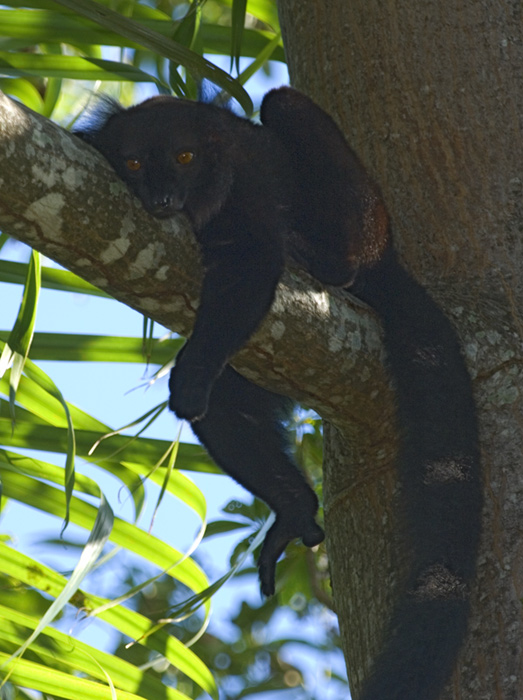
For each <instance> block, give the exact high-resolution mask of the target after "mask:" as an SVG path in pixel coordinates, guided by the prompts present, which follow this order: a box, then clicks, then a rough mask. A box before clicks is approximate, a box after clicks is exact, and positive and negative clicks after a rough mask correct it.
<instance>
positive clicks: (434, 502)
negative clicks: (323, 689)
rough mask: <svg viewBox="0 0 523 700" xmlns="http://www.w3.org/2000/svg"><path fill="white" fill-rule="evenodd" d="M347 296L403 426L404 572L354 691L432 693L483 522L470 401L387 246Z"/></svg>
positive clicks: (444, 668)
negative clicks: (367, 326) (407, 559)
mask: <svg viewBox="0 0 523 700" xmlns="http://www.w3.org/2000/svg"><path fill="white" fill-rule="evenodd" d="M351 291H354V293H355V295H356V296H358V297H359V298H360V299H362V300H363V301H365V302H367V303H368V304H369V305H371V306H372V307H373V308H374V309H375V310H376V311H377V312H378V313H379V314H380V316H381V319H382V323H383V328H384V333H385V347H386V351H387V357H388V365H389V369H390V371H391V374H392V376H393V378H394V381H395V389H396V397H397V411H398V417H399V423H400V426H401V429H402V446H401V448H400V450H401V453H400V460H399V470H400V479H401V485H402V502H403V508H404V519H405V525H406V528H407V536H408V538H409V541H410V546H411V550H412V551H411V555H412V556H411V573H410V576H409V579H408V581H407V585H406V588H405V592H404V593H403V594H402V595H401V596H400V599H399V601H398V603H397V606H396V608H395V610H394V612H393V616H392V620H391V623H390V627H389V629H388V633H387V634H386V635H385V640H386V641H385V646H384V648H383V650H382V651H381V653H380V654H379V655H378V657H377V659H376V661H375V664H374V668H373V670H372V672H371V674H370V677H369V679H368V680H367V682H366V683H365V684H364V688H363V692H362V694H361V699H360V700H435V699H436V698H437V697H439V695H440V693H441V690H442V688H443V686H444V684H445V683H446V681H447V680H448V679H449V678H450V676H451V674H452V670H453V667H454V664H455V662H456V657H457V654H458V651H459V648H460V645H461V643H462V641H463V639H464V636H465V633H466V629H467V618H468V613H469V584H470V582H471V580H472V579H473V577H474V574H475V567H476V557H477V551H478V545H479V537H480V529H481V507H482V490H481V478H480V456H479V443H478V426H477V419H476V410H475V405H474V400H473V396H472V387H471V381H470V377H469V374H468V371H467V368H466V366H465V363H464V360H463V357H462V355H461V349H460V346H459V343H458V339H457V337H456V333H455V331H454V329H453V328H452V326H451V324H450V322H449V321H448V319H447V318H446V317H445V315H444V314H443V313H442V311H441V310H440V308H439V307H438V306H437V304H436V303H435V302H434V301H433V300H432V299H431V297H430V296H429V295H428V294H427V292H426V291H425V290H424V289H423V288H422V287H421V286H420V285H419V284H417V283H416V282H415V281H414V280H413V279H412V277H410V275H409V274H408V273H407V272H406V271H405V270H404V269H403V268H402V267H401V266H400V265H399V264H398V262H397V260H396V257H395V253H394V252H393V250H390V251H388V253H387V255H386V256H385V258H384V259H383V260H382V261H381V262H380V264H379V265H377V266H376V267H375V268H372V269H369V270H366V271H364V272H363V273H362V275H361V279H359V280H358V281H357V282H356V285H355V287H354V290H351Z"/></svg>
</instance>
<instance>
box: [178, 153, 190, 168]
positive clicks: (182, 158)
mask: <svg viewBox="0 0 523 700" xmlns="http://www.w3.org/2000/svg"><path fill="white" fill-rule="evenodd" d="M193 158H194V153H193V152H192V151H182V152H181V153H178V155H177V156H176V160H177V161H178V163H181V164H182V165H187V163H190V162H191V160H192V159H193Z"/></svg>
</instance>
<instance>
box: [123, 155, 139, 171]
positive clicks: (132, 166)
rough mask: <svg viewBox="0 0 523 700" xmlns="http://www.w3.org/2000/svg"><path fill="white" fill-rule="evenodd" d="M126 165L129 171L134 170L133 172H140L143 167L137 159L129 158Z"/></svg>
mask: <svg viewBox="0 0 523 700" xmlns="http://www.w3.org/2000/svg"><path fill="white" fill-rule="evenodd" d="M125 165H126V167H127V170H132V171H133V172H136V171H137V170H140V168H141V167H142V164H141V162H140V161H139V160H138V159H137V158H128V159H127V160H126V161H125Z"/></svg>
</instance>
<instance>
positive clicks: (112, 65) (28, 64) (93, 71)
mask: <svg viewBox="0 0 523 700" xmlns="http://www.w3.org/2000/svg"><path fill="white" fill-rule="evenodd" d="M0 73H2V74H3V75H10V76H14V77H18V76H27V75H35V76H39V77H44V78H70V79H72V80H132V81H134V82H154V83H157V84H159V83H160V81H159V80H158V79H157V78H155V77H154V76H153V75H150V74H149V73H146V72H145V71H142V70H140V69H138V68H135V67H134V66H132V65H129V64H128V63H118V62H117V61H106V60H102V59H98V58H87V57H86V58H82V57H80V56H62V55H46V54H34V53H12V52H8V51H0Z"/></svg>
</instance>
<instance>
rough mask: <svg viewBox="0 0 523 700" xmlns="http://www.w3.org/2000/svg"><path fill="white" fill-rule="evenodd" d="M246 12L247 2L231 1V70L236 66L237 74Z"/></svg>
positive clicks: (241, 0)
mask: <svg viewBox="0 0 523 700" xmlns="http://www.w3.org/2000/svg"><path fill="white" fill-rule="evenodd" d="M246 10H247V0H233V3H232V25H231V68H232V66H233V64H234V65H235V66H236V72H237V73H239V72H240V55H241V50H242V38H243V29H244V26H245V12H246Z"/></svg>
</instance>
